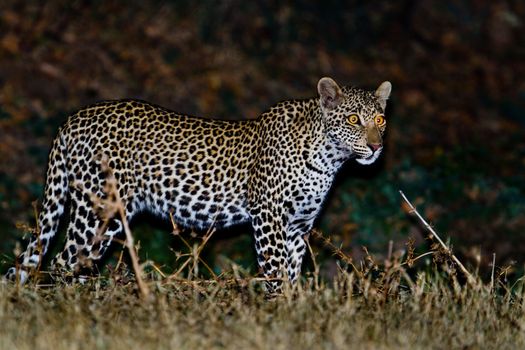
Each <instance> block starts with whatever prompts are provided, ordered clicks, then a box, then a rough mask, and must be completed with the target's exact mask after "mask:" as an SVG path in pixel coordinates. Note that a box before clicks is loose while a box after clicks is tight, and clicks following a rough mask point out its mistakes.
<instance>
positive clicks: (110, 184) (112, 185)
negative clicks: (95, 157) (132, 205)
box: [101, 158, 150, 300]
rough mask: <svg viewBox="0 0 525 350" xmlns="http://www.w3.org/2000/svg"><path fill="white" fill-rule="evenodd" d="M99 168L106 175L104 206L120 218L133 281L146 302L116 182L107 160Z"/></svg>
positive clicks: (140, 269) (135, 253) (146, 294)
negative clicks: (133, 275) (133, 273)
mask: <svg viewBox="0 0 525 350" xmlns="http://www.w3.org/2000/svg"><path fill="white" fill-rule="evenodd" d="M101 168H102V171H104V172H107V173H108V176H107V178H106V188H105V190H106V193H107V196H108V199H107V202H106V205H109V206H113V208H110V209H109V210H108V211H109V212H110V213H111V212H113V213H114V212H115V211H116V212H117V213H118V214H119V216H120V219H121V221H122V226H123V228H124V233H125V234H126V241H125V242H124V246H125V247H126V248H127V249H128V253H129V256H130V258H131V264H132V266H133V271H134V272H135V279H136V281H137V285H138V287H139V291H140V296H141V298H142V299H144V300H147V299H148V298H149V296H150V292H149V288H148V285H147V284H146V283H145V282H144V280H143V279H142V268H141V267H140V264H139V258H138V256H137V251H136V250H135V241H134V239H133V235H132V234H131V230H130V228H129V224H128V220H127V218H126V210H125V207H124V203H123V202H122V199H121V197H120V193H119V191H118V188H117V180H116V178H115V176H114V175H113V171H112V170H111V168H110V167H109V165H108V162H107V159H105V158H103V159H102V161H101ZM106 209H108V208H106ZM106 226H107V225H106Z"/></svg>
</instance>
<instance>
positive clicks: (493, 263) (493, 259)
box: [490, 253, 496, 290]
mask: <svg viewBox="0 0 525 350" xmlns="http://www.w3.org/2000/svg"><path fill="white" fill-rule="evenodd" d="M495 268H496V253H492V272H491V274H490V290H494V269H495Z"/></svg>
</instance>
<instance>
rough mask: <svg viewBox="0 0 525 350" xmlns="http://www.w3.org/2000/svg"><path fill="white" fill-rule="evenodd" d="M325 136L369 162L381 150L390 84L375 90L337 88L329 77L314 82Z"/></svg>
mask: <svg viewBox="0 0 525 350" xmlns="http://www.w3.org/2000/svg"><path fill="white" fill-rule="evenodd" d="M317 90H318V92H319V97H320V108H321V111H322V114H323V119H324V122H325V123H324V124H325V132H326V134H327V136H328V137H329V138H330V139H332V140H333V141H334V142H336V143H337V144H338V146H339V147H343V148H345V149H346V150H347V151H349V152H350V153H352V154H353V155H354V156H355V157H356V161H357V162H359V163H361V164H372V163H373V162H375V161H376V159H377V158H378V157H379V155H380V154H381V151H382V150H383V134H384V133H385V130H386V119H385V108H386V101H387V100H388V97H389V96H390V92H391V90H392V84H390V82H388V81H385V82H383V83H382V84H381V85H379V87H378V88H377V90H375V91H365V90H361V89H357V88H354V87H343V88H340V87H339V85H337V83H336V82H335V81H334V80H333V79H331V78H322V79H321V80H319V83H318V84H317Z"/></svg>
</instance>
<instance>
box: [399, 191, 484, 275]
mask: <svg viewBox="0 0 525 350" xmlns="http://www.w3.org/2000/svg"><path fill="white" fill-rule="evenodd" d="M399 194H400V195H401V197H403V200H404V201H405V202H406V203H407V204H408V206H409V207H410V213H412V214H415V215H416V216H417V218H418V219H419V221H421V223H422V224H423V226H425V228H426V229H427V230H428V231H429V232H430V233H431V234H432V237H435V238H436V240H437V241H438V242H439V244H440V245H441V247H442V248H443V249H444V250H445V252H446V253H447V254H448V255H449V256H450V257H451V258H452V260H453V261H454V262H455V263H456V264H457V265H458V266H459V268H460V270H461V272H463V274H464V275H465V276H466V277H467V281H468V282H469V283H471V284H472V285H474V284H475V282H476V280H475V279H474V277H472V275H471V274H470V272H468V270H467V269H466V268H465V266H463V264H462V263H461V261H459V259H458V258H457V257H456V256H455V255H454V254H453V253H452V251H451V250H450V248H449V247H448V246H447V245H446V244H445V243H444V242H443V241H442V240H441V238H440V237H439V235H438V234H437V232H436V231H435V230H434V229H433V228H432V226H430V225H429V223H428V222H427V221H426V220H425V219H424V218H423V217H422V216H421V214H419V212H418V211H417V209H416V208H415V207H414V206H413V205H412V203H411V202H410V201H409V200H408V198H407V197H406V196H405V194H404V193H403V191H401V190H400V191H399Z"/></svg>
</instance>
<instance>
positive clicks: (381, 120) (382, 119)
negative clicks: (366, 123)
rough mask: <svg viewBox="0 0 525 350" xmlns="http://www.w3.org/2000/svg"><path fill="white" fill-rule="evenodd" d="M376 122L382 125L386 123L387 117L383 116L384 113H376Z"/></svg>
mask: <svg viewBox="0 0 525 350" xmlns="http://www.w3.org/2000/svg"><path fill="white" fill-rule="evenodd" d="M374 122H375V123H376V125H377V126H382V125H384V124H385V117H383V116H382V115H376V117H375V118H374Z"/></svg>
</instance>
